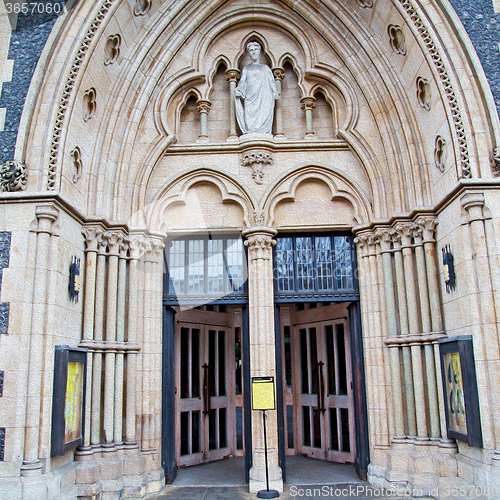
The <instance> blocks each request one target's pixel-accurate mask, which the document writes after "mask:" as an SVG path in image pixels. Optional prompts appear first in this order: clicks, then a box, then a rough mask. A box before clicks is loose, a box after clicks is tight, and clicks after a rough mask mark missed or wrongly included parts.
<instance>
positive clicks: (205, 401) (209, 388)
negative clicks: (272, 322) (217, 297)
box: [175, 306, 244, 466]
mask: <svg viewBox="0 0 500 500" xmlns="http://www.w3.org/2000/svg"><path fill="white" fill-rule="evenodd" d="M211 309H212V310H203V309H192V310H190V311H178V313H177V315H176V347H175V350H176V377H175V379H176V381H175V395H176V398H175V402H176V426H175V427H176V443H177V446H176V459H177V463H178V464H179V466H190V465H196V464H200V463H203V462H210V461H213V460H220V459H222V458H224V457H226V456H229V455H233V456H237V455H243V454H244V447H243V441H244V440H243V391H242V339H241V335H242V325H241V312H242V311H241V308H237V307H236V308H235V307H226V306H214V307H213V308H211ZM213 309H215V310H213Z"/></svg>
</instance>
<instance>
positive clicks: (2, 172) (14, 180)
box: [0, 161, 28, 192]
mask: <svg viewBox="0 0 500 500" xmlns="http://www.w3.org/2000/svg"><path fill="white" fill-rule="evenodd" d="M27 180H28V171H27V169H26V165H25V164H24V163H22V162H20V161H8V162H6V163H4V164H3V165H2V166H0V192H2V191H8V192H12V191H24V190H25V189H26V182H27Z"/></svg>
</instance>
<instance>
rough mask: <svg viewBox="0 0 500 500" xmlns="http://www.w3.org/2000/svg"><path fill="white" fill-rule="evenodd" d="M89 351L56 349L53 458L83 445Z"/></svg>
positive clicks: (67, 348) (63, 347)
mask: <svg viewBox="0 0 500 500" xmlns="http://www.w3.org/2000/svg"><path fill="white" fill-rule="evenodd" d="M86 385H87V350H86V349H73V348H70V347H68V346H56V348H55V362H54V393H53V401H52V450H51V452H52V455H64V453H65V452H66V451H68V450H70V449H72V448H76V447H77V446H83V440H84V426H85V388H86Z"/></svg>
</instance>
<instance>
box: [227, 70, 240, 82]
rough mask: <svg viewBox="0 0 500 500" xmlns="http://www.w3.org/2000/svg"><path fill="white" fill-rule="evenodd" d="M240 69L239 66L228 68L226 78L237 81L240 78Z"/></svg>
mask: <svg viewBox="0 0 500 500" xmlns="http://www.w3.org/2000/svg"><path fill="white" fill-rule="evenodd" d="M240 75H241V73H240V70H239V69H237V68H229V69H226V80H227V81H228V82H229V83H231V82H237V81H238V80H239V79H240Z"/></svg>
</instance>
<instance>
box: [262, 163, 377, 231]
mask: <svg viewBox="0 0 500 500" xmlns="http://www.w3.org/2000/svg"><path fill="white" fill-rule="evenodd" d="M310 180H317V181H319V182H321V183H323V184H324V185H326V186H327V187H328V189H329V190H330V194H331V198H330V199H331V200H333V199H342V200H345V201H347V202H348V203H349V204H350V205H351V206H352V207H353V224H352V226H355V225H360V224H363V223H367V222H368V221H369V220H370V218H371V216H372V206H371V204H370V202H369V200H368V199H367V197H366V195H365V194H364V193H363V192H362V191H361V189H359V188H358V187H357V186H356V184H355V183H354V182H353V181H351V180H350V179H347V178H346V177H345V176H344V175H342V174H339V173H338V172H336V171H335V170H333V169H330V168H325V167H321V166H313V165H311V166H306V167H300V168H298V169H296V170H294V171H292V172H290V173H289V174H288V175H286V176H284V177H283V178H282V179H281V180H280V181H278V182H277V183H276V184H274V185H273V186H271V187H270V188H269V189H268V191H267V193H266V195H265V197H264V200H265V201H264V203H263V207H264V213H265V214H267V215H268V219H267V221H266V222H267V224H268V225H269V226H273V225H274V223H275V211H276V208H277V206H278V205H279V204H280V203H282V202H288V201H290V202H293V201H295V200H296V197H297V189H298V188H299V186H300V185H301V184H303V183H304V182H306V181H310Z"/></svg>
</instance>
